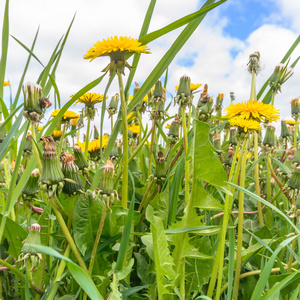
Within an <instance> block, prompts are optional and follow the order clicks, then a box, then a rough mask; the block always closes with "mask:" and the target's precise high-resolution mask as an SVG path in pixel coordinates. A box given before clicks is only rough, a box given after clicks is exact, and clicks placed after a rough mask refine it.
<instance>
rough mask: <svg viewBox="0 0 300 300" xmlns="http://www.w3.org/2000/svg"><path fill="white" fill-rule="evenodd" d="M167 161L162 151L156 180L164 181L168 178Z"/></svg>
mask: <svg viewBox="0 0 300 300" xmlns="http://www.w3.org/2000/svg"><path fill="white" fill-rule="evenodd" d="M165 162H166V159H165V158H164V153H163V152H162V151H158V154H157V160H156V166H155V172H154V178H155V179H157V180H159V181H163V180H164V179H165V177H166V168H165Z"/></svg>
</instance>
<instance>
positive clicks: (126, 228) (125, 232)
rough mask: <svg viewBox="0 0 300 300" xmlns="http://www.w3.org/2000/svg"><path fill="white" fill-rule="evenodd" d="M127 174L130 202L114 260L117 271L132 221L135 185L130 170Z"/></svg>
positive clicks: (121, 263) (127, 240)
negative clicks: (130, 193)
mask: <svg viewBox="0 0 300 300" xmlns="http://www.w3.org/2000/svg"><path fill="white" fill-rule="evenodd" d="M129 176H130V179H131V182H132V188H133V191H132V196H131V202H130V206H129V210H128V215H127V218H126V221H125V226H124V230H123V234H122V238H121V243H120V250H119V253H118V258H117V262H116V266H115V270H116V271H119V270H121V269H122V266H123V262H124V259H125V256H126V252H127V246H128V243H129V238H130V234H131V228H132V222H133V213H134V202H135V185H134V179H133V176H132V174H131V172H130V171H129Z"/></svg>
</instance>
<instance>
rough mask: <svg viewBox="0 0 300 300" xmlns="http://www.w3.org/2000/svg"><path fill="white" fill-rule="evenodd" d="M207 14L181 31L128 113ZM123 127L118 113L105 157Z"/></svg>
mask: <svg viewBox="0 0 300 300" xmlns="http://www.w3.org/2000/svg"><path fill="white" fill-rule="evenodd" d="M213 2H214V0H208V1H206V3H205V4H204V6H203V7H206V6H208V5H210V4H211V3H213ZM204 17H205V14H204V15H201V16H200V17H198V19H196V20H194V21H192V22H191V23H189V24H188V25H187V26H186V27H185V28H184V29H183V31H182V32H181V33H180V35H179V36H178V37H177V39H176V40H175V42H174V43H173V44H172V46H171V47H170V49H169V50H168V51H167V52H166V53H165V55H164V56H163V58H162V59H161V60H160V61H159V63H158V64H157V65H156V67H155V68H154V69H153V71H152V72H151V73H150V75H149V76H148V78H147V79H146V81H145V82H144V84H143V85H142V86H141V88H140V90H139V91H138V92H137V93H136V95H135V96H134V98H133V99H132V101H131V102H130V104H129V105H128V110H127V111H128V113H130V112H131V111H132V110H133V109H134V107H135V106H136V105H138V104H139V103H140V102H141V101H142V99H143V98H144V97H145V95H146V94H147V93H148V91H149V90H150V88H151V87H152V86H153V85H154V84H155V83H156V81H157V80H158V79H159V78H160V77H161V75H162V74H163V73H164V72H165V70H166V69H167V68H168V66H169V65H170V63H171V62H172V60H173V59H174V58H175V56H176V54H177V53H178V52H179V51H180V49H181V48H182V47H183V45H184V44H185V43H186V42H187V40H188V39H189V37H190V36H191V35H192V33H193V32H194V31H195V30H196V28H197V27H198V26H199V24H200V23H201V21H202V20H203V19H204ZM120 128H121V114H120V113H119V115H118V121H117V122H116V124H115V126H114V130H113V132H112V134H111V137H110V139H109V141H108V145H107V147H106V149H105V152H104V155H103V159H104V160H107V158H108V156H109V154H110V152H111V149H112V147H113V145H114V142H115V140H116V138H117V135H118V133H119V131H120Z"/></svg>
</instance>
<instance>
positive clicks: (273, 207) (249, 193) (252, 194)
mask: <svg viewBox="0 0 300 300" xmlns="http://www.w3.org/2000/svg"><path fill="white" fill-rule="evenodd" d="M227 183H228V184H229V185H231V186H233V187H234V188H236V189H237V190H239V191H242V192H243V193H245V194H247V195H248V196H250V197H252V198H254V199H256V200H257V201H260V202H261V203H263V204H265V205H266V206H268V207H270V208H271V209H273V210H274V211H276V212H277V213H278V214H279V215H280V216H281V217H282V218H283V219H285V220H286V221H287V223H289V224H290V225H291V226H292V227H293V228H294V229H295V230H296V232H297V233H298V234H300V229H299V228H298V227H297V226H296V225H295V224H294V223H293V222H292V221H291V219H290V218H289V217H288V216H287V215H285V214H284V213H283V212H282V211H281V210H280V209H278V208H277V207H276V206H274V205H273V204H271V203H269V202H268V201H266V200H265V199H263V198H261V197H259V196H257V195H256V194H254V193H252V192H250V191H248V190H246V189H244V188H242V187H240V186H238V185H236V184H233V183H231V182H227Z"/></svg>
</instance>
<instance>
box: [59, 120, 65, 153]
mask: <svg viewBox="0 0 300 300" xmlns="http://www.w3.org/2000/svg"><path fill="white" fill-rule="evenodd" d="M65 134H66V124H64V125H63V130H62V134H61V137H60V141H59V147H58V149H57V156H58V157H60V155H61V151H62V146H63V143H64V138H65Z"/></svg>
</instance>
